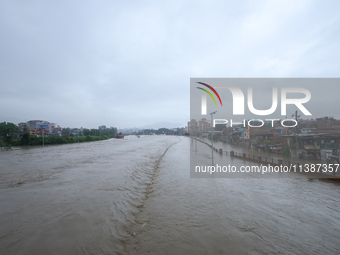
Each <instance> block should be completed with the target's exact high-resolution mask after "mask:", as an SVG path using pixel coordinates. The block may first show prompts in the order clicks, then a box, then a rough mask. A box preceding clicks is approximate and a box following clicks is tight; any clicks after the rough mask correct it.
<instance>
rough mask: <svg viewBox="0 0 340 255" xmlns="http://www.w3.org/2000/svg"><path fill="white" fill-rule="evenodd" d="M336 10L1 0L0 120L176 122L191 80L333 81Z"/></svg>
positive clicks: (185, 110) (293, 4) (286, 4)
mask: <svg viewBox="0 0 340 255" xmlns="http://www.w3.org/2000/svg"><path fill="white" fill-rule="evenodd" d="M339 13H340V1H337V0H335V1H320V0H314V1H304V0H299V1H296V0H294V1H288V0H285V1H277V0H276V1H273V0H268V1H260V0H257V1H211V0H209V1H183V0H180V1H167V2H166V1H109V0H106V1H104V0H97V1H69V0H68V1H46V0H44V1H16V0H11V1H1V2H0V35H1V36H0V86H1V87H0V109H1V110H0V121H10V122H14V123H18V122H21V121H27V120H30V119H42V120H47V121H50V122H56V123H58V124H60V125H61V126H63V127H88V128H93V127H95V128H97V127H98V126H99V125H102V124H105V125H107V126H116V127H118V128H124V127H125V128H128V127H139V126H145V125H148V124H152V123H155V122H173V123H181V124H182V125H183V126H184V125H186V122H187V121H188V120H189V118H190V111H189V106H190V93H189V92H190V89H189V87H190V78H192V77H339V74H340V72H339V71H340V65H339V64H340V51H339V45H340V15H339ZM335 92H336V93H338V94H340V93H339V92H340V88H339V90H337V91H335ZM338 104H339V103H338ZM338 104H337V106H338Z"/></svg>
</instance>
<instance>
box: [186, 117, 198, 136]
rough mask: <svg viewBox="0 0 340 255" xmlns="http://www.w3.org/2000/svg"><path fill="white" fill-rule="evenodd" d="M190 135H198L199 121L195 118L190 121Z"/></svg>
mask: <svg viewBox="0 0 340 255" xmlns="http://www.w3.org/2000/svg"><path fill="white" fill-rule="evenodd" d="M188 130H189V132H188V133H189V135H196V134H197V132H198V123H197V121H196V120H195V119H191V120H190V121H189V122H188Z"/></svg>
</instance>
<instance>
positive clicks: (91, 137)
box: [0, 122, 117, 148]
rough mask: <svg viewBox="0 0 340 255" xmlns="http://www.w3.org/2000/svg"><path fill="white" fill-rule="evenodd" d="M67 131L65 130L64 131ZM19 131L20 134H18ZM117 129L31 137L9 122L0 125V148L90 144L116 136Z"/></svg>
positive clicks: (86, 130) (25, 128)
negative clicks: (80, 133) (81, 133)
mask: <svg viewBox="0 0 340 255" xmlns="http://www.w3.org/2000/svg"><path fill="white" fill-rule="evenodd" d="M65 130H67V129H65ZM19 131H20V132H19ZM116 133H117V129H116V128H110V129H106V130H99V129H83V135H79V136H77V135H75V136H73V135H70V134H64V136H45V137H42V136H35V135H31V134H30V132H29V130H28V128H27V127H24V128H23V129H22V130H19V128H18V127H17V126H16V125H15V124H13V123H10V122H7V123H6V122H2V123H0V148H1V147H7V148H10V147H11V146H34V145H43V144H45V145H47V144H67V143H77V142H78V141H79V142H80V143H82V142H91V141H99V140H107V139H109V138H114V137H115V136H116Z"/></svg>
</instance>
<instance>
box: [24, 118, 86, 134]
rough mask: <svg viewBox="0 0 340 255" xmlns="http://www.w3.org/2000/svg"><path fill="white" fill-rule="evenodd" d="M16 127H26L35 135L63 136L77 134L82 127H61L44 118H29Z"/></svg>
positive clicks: (80, 131)
mask: <svg viewBox="0 0 340 255" xmlns="http://www.w3.org/2000/svg"><path fill="white" fill-rule="evenodd" d="M18 127H19V128H20V130H21V131H23V130H24V128H27V129H28V131H29V133H30V134H31V135H35V136H43V135H44V136H63V135H65V134H67V135H78V134H81V133H82V128H62V127H60V126H59V125H58V124H57V123H51V122H48V121H45V120H29V121H27V122H20V123H19V124H18Z"/></svg>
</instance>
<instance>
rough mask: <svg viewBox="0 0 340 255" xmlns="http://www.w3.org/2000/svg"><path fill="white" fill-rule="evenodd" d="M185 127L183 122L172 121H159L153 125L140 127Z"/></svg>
mask: <svg viewBox="0 0 340 255" xmlns="http://www.w3.org/2000/svg"><path fill="white" fill-rule="evenodd" d="M178 127H184V126H183V125H182V124H179V123H171V122H157V123H154V124H151V125H146V126H143V127H139V128H140V129H149V128H151V129H159V128H178Z"/></svg>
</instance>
